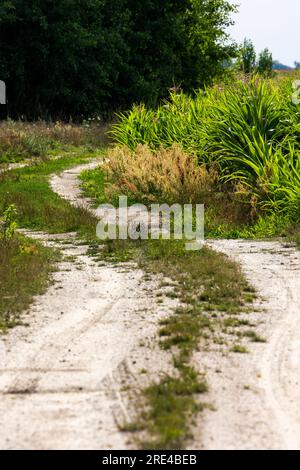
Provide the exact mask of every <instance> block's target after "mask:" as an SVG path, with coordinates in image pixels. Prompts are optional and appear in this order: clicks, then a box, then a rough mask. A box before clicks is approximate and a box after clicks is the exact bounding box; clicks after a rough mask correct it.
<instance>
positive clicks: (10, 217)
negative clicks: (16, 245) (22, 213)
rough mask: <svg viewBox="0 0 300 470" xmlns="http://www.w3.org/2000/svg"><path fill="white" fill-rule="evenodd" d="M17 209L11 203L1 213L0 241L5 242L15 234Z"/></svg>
mask: <svg viewBox="0 0 300 470" xmlns="http://www.w3.org/2000/svg"><path fill="white" fill-rule="evenodd" d="M16 219H17V210H16V207H15V206H14V205H13V204H11V205H10V206H8V207H7V209H5V211H4V212H3V215H2V216H1V217H0V243H5V242H7V241H9V240H12V238H13V237H14V235H15V231H16V228H17V222H16Z"/></svg>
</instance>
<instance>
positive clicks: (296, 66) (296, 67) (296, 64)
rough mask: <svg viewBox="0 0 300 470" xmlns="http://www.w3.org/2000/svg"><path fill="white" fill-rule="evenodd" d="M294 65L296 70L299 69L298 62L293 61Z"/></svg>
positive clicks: (299, 64) (299, 63)
mask: <svg viewBox="0 0 300 470" xmlns="http://www.w3.org/2000/svg"><path fill="white" fill-rule="evenodd" d="M294 67H295V69H296V70H300V62H297V61H295V62H294Z"/></svg>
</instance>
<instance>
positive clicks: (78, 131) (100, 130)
mask: <svg viewBox="0 0 300 470" xmlns="http://www.w3.org/2000/svg"><path fill="white" fill-rule="evenodd" d="M106 131H107V127H106V126H104V125H100V124H98V123H96V122H94V121H88V122H86V123H84V124H83V125H75V124H72V123H69V124H66V123H62V122H54V123H47V122H43V121H38V122H34V123H26V122H21V121H11V120H7V121H1V122H0V163H10V162H18V161H21V160H23V159H25V158H35V157H40V158H42V157H45V156H47V154H48V153H49V152H51V151H54V150H59V149H64V148H65V147H70V146H71V147H73V146H74V147H80V146H85V147H87V148H91V149H95V148H98V147H101V146H102V145H103V144H104V143H105V142H107V137H106Z"/></svg>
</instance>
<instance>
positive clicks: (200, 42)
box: [0, 0, 234, 118]
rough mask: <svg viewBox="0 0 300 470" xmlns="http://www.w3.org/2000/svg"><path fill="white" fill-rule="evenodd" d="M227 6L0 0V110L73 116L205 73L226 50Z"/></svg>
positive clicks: (175, 0)
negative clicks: (1, 95)
mask: <svg viewBox="0 0 300 470" xmlns="http://www.w3.org/2000/svg"><path fill="white" fill-rule="evenodd" d="M232 11H234V7H232V6H231V5H230V3H229V2H228V1H227V0H164V2H161V1H160V0H134V1H133V0H114V1H113V2H111V1H109V0H86V1H84V2H83V1H81V0H58V1H55V2H53V1H50V0H46V1H45V0H31V1H28V0H9V1H5V2H1V4H0V56H1V63H0V77H1V79H2V80H5V81H6V84H7V93H8V105H7V109H8V113H9V115H10V116H25V117H27V118H36V117H45V118H49V117H51V116H52V117H53V116H55V117H61V118H69V117H70V116H76V117H78V118H80V117H82V116H87V115H92V114H95V113H108V112H110V111H111V110H116V109H120V108H126V107H128V105H130V104H132V103H133V102H136V101H141V100H143V101H145V102H147V103H154V102H155V101H156V100H157V99H158V98H160V97H163V96H165V95H166V94H167V90H168V89H169V88H170V87H171V86H173V85H174V83H175V84H180V85H182V87H183V88H184V89H185V90H191V89H192V88H194V87H198V86H202V85H203V84H205V83H209V82H211V80H212V79H213V78H214V77H215V76H217V75H219V74H220V73H222V71H223V69H222V63H223V62H224V60H226V59H228V58H229V57H230V56H231V55H232V54H233V46H232V45H231V44H230V42H229V41H228V40H227V34H226V32H225V31H226V28H227V26H228V24H229V23H230V14H231V12H232ZM16 32H17V34H16Z"/></svg>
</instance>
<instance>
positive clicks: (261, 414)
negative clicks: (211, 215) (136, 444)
mask: <svg viewBox="0 0 300 470" xmlns="http://www.w3.org/2000/svg"><path fill="white" fill-rule="evenodd" d="M210 245H211V246H212V247H213V248H214V249H216V250H220V251H222V252H224V253H226V254H227V255H229V256H230V257H232V258H234V259H236V260H237V261H238V262H239V263H240V264H241V265H242V267H243V270H244V272H245V274H246V275H247V277H248V278H249V280H250V282H251V284H252V285H254V286H255V287H256V288H257V291H258V293H259V294H260V295H261V296H262V298H263V299H264V301H263V302H262V304H261V305H260V308H261V309H262V310H261V311H260V312H253V313H251V314H250V315H248V316H246V318H248V320H250V321H251V322H252V323H253V324H254V325H256V326H255V331H256V332H257V333H259V334H260V335H261V336H262V337H264V338H266V340H267V343H265V344H253V343H250V344H249V350H250V353H251V354H245V355H239V354H234V353H230V352H229V353H228V350H226V347H224V346H222V347H219V348H218V347H212V348H211V350H210V351H209V352H207V353H202V354H197V355H196V356H195V360H196V362H197V363H198V365H199V368H200V370H201V371H205V372H206V374H207V380H208V383H209V384H210V389H211V392H210V399H211V402H212V403H213V404H214V405H215V407H216V411H215V412H213V413H211V412H207V413H205V414H204V416H203V415H202V417H201V423H199V426H198V433H196V435H198V439H196V442H195V443H193V445H194V446H195V447H196V448H204V449H297V450H299V449H300V252H299V251H297V250H296V249H295V248H294V247H292V246H288V245H284V244H282V243H280V242H273V241H270V242H258V241H254V242H252V241H236V240H228V241H225V240H221V241H213V242H210ZM237 342H238V340H237Z"/></svg>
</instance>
